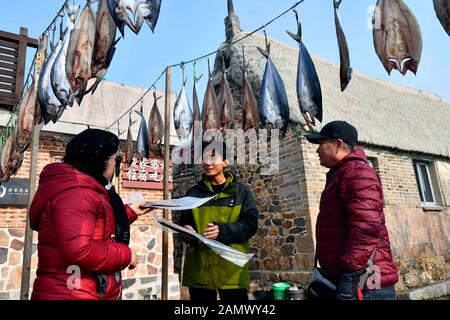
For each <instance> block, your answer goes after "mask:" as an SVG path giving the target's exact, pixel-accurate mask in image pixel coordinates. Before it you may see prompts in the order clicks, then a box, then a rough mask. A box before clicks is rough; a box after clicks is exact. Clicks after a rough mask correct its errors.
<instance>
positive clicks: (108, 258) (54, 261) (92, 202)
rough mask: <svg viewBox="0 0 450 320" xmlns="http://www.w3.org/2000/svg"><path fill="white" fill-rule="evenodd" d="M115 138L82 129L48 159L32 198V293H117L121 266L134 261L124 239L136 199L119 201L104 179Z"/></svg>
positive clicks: (79, 296) (109, 296)
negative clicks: (60, 156) (59, 155)
mask: <svg viewBox="0 0 450 320" xmlns="http://www.w3.org/2000/svg"><path fill="white" fill-rule="evenodd" d="M118 146H119V139H118V138H117V136H115V135H114V134H112V133H109V132H106V131H102V130H96V129H88V130H85V131H83V132H82V133H81V134H79V135H77V136H76V137H74V138H73V139H72V140H71V141H70V142H69V144H68V145H67V148H66V154H65V158H64V163H53V164H50V165H47V166H46V167H45V168H44V170H43V171H42V173H41V175H40V180H39V188H38V190H37V192H36V195H35V197H34V199H33V202H32V204H31V210H30V224H31V228H32V229H33V230H35V231H38V232H39V234H38V269H37V273H36V275H37V277H36V280H35V282H34V285H33V293H32V297H31V299H36V300H67V299H76V300H85V299H96V300H97V299H105V300H115V299H121V287H122V280H121V270H123V269H125V268H126V267H127V266H130V268H133V267H134V266H135V265H136V262H137V261H136V255H135V253H134V252H132V250H131V249H130V248H129V247H128V243H129V234H130V227H129V225H130V224H131V223H132V222H133V221H135V220H136V219H137V218H138V216H139V215H142V214H145V213H147V212H149V210H145V211H143V210H140V209H139V205H140V203H138V204H133V205H132V206H128V205H126V206H124V204H123V202H122V200H121V199H120V197H119V196H118V195H117V193H116V192H115V190H114V187H112V185H111V183H110V181H111V179H112V177H113V175H114V169H115V163H116V152H117V150H118Z"/></svg>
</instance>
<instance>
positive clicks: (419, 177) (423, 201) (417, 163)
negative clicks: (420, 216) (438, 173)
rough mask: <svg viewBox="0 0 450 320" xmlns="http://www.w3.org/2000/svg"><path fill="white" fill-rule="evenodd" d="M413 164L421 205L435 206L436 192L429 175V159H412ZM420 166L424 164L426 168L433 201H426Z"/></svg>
mask: <svg viewBox="0 0 450 320" xmlns="http://www.w3.org/2000/svg"><path fill="white" fill-rule="evenodd" d="M413 165H414V169H415V170H414V174H415V176H416V182H417V183H418V184H419V185H418V186H417V187H418V189H419V196H420V198H421V199H420V202H421V204H422V205H423V206H437V205H438V204H437V202H436V193H435V190H434V187H433V181H432V179H431V175H430V169H429V166H430V165H431V163H430V162H429V161H424V160H414V161H413ZM420 166H424V167H425V169H426V173H427V176H428V177H427V178H428V184H429V186H430V191H431V197H432V198H433V202H428V201H426V196H425V191H424V185H425V183H424V177H423V175H422V171H421V170H420Z"/></svg>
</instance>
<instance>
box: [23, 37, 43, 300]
mask: <svg viewBox="0 0 450 320" xmlns="http://www.w3.org/2000/svg"><path fill="white" fill-rule="evenodd" d="M46 50H47V37H46V36H43V37H41V38H39V47H38V54H37V57H36V65H35V74H34V86H35V89H37V85H38V81H39V75H40V72H41V69H42V65H43V64H44V59H45V52H46ZM42 127H43V123H41V124H39V125H36V126H35V127H34V130H33V135H32V138H31V139H32V140H31V159H30V184H29V187H28V209H27V216H26V219H25V220H26V222H25V240H24V248H23V265H22V282H21V286H20V300H28V299H29V293H30V275H31V256H32V249H33V230H31V228H30V206H31V201H32V200H33V198H34V194H35V192H36V178H37V165H38V153H39V134H40V131H41V129H42Z"/></svg>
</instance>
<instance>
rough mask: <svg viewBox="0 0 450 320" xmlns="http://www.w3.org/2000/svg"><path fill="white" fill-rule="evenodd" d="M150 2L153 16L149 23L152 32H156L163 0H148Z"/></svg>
mask: <svg viewBox="0 0 450 320" xmlns="http://www.w3.org/2000/svg"><path fill="white" fill-rule="evenodd" d="M147 1H148V2H150V4H151V6H150V9H151V15H150V16H149V17H148V18H147V23H148V25H149V27H150V29H151V30H152V32H155V28H156V23H157V22H158V18H159V11H160V10H161V1H162V0H147Z"/></svg>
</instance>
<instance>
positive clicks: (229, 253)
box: [153, 215, 255, 267]
mask: <svg viewBox="0 0 450 320" xmlns="http://www.w3.org/2000/svg"><path fill="white" fill-rule="evenodd" d="M153 218H154V219H155V220H156V221H157V222H158V223H159V225H160V226H161V227H162V228H163V229H165V230H168V231H171V232H179V233H182V234H185V235H188V236H191V237H195V238H197V239H198V240H200V241H201V242H203V243H204V244H206V245H207V246H208V247H209V248H211V250H213V251H214V252H215V253H217V254H218V255H219V256H221V257H222V258H224V259H225V260H228V261H230V262H231V263H234V264H235V265H237V266H239V267H243V266H244V265H245V264H246V263H247V262H249V261H250V259H251V258H253V256H254V255H255V254H254V253H249V254H245V253H243V252H240V251H238V250H236V249H234V248H232V247H230V246H227V245H225V244H223V243H221V242H219V241H216V240H210V239H207V238H206V237H204V236H202V235H201V234H199V233H197V232H195V231H191V230H189V229H186V228H184V227H182V226H180V225H177V224H175V223H172V222H170V221H168V220H166V219H162V218H158V217H157V216H156V215H153Z"/></svg>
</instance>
